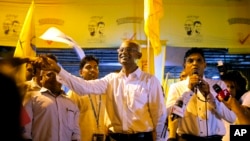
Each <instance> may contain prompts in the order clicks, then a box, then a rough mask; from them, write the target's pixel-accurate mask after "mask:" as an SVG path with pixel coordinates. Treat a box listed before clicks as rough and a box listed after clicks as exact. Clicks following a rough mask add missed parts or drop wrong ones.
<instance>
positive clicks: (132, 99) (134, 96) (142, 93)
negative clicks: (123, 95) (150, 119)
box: [127, 89, 148, 111]
mask: <svg viewBox="0 0 250 141" xmlns="http://www.w3.org/2000/svg"><path fill="white" fill-rule="evenodd" d="M132 92H133V93H130V94H129V95H128V96H127V105H128V108H129V109H130V110H132V111H133V110H137V109H141V108H143V107H144V106H145V103H147V102H148V92H147V90H146V89H139V90H138V89H137V90H132Z"/></svg>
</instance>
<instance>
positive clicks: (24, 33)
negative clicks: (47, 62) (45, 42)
mask: <svg viewBox="0 0 250 141" xmlns="http://www.w3.org/2000/svg"><path fill="white" fill-rule="evenodd" d="M33 13H34V1H32V3H31V5H30V7H29V10H28V13H27V15H26V17H25V20H24V23H23V26H22V29H21V32H20V35H19V39H18V41H17V45H16V49H15V52H14V57H34V56H36V46H35V23H34V18H33ZM14 77H15V79H16V81H17V82H22V81H25V80H26V66H25V64H23V65H21V66H20V68H19V71H18V72H17V73H16V74H15V76H14Z"/></svg>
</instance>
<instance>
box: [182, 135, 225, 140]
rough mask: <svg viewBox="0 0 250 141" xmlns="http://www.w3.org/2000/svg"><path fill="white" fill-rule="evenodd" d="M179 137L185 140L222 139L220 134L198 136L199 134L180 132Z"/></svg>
mask: <svg viewBox="0 0 250 141" xmlns="http://www.w3.org/2000/svg"><path fill="white" fill-rule="evenodd" d="M180 138H182V139H185V140H187V141H221V140H222V136H220V135H212V136H205V137H200V136H194V135H190V134H182V135H181V136H180Z"/></svg>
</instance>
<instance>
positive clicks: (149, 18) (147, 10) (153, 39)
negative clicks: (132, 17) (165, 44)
mask: <svg viewBox="0 0 250 141" xmlns="http://www.w3.org/2000/svg"><path fill="white" fill-rule="evenodd" d="M162 16H163V6H162V0H144V22H145V23H144V31H145V34H146V35H147V37H148V39H149V41H150V43H151V46H152V48H153V49H154V55H158V54H160V53H161V41H160V19H161V18H162Z"/></svg>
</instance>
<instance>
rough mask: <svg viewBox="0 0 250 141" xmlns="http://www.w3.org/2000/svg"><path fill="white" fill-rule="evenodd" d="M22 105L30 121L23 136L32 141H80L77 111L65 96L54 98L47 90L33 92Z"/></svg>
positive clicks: (75, 106) (74, 105)
mask: <svg viewBox="0 0 250 141" xmlns="http://www.w3.org/2000/svg"><path fill="white" fill-rule="evenodd" d="M32 93H33V94H32V96H31V99H29V100H28V102H27V103H26V104H25V105H24V107H25V109H26V111H27V113H28V115H29V116H30V118H31V119H32V120H31V122H30V123H28V124H27V125H25V127H24V133H23V136H24V138H25V139H32V140H33V141H71V140H77V141H80V128H79V124H78V119H79V109H78V107H77V105H76V104H74V103H73V101H72V100H70V99H69V98H67V97H66V95H65V94H61V95H59V96H56V97H55V96H54V95H53V94H52V93H51V92H50V91H49V90H48V89H46V88H44V87H42V88H41V90H40V91H33V92H32Z"/></svg>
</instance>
